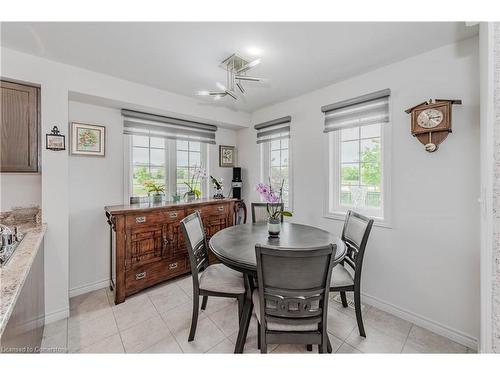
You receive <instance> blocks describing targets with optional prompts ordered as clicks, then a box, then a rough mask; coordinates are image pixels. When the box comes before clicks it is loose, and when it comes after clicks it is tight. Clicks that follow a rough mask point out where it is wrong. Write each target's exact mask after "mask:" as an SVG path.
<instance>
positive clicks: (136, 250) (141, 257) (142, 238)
mask: <svg viewBox="0 0 500 375" xmlns="http://www.w3.org/2000/svg"><path fill="white" fill-rule="evenodd" d="M166 235H167V234H166V233H165V231H164V228H163V225H150V226H146V227H142V226H141V227H136V228H130V229H128V230H127V245H126V246H127V251H126V259H125V267H126V268H127V269H130V268H131V267H135V266H139V265H144V264H148V263H151V262H156V261H159V260H161V259H162V256H163V254H164V246H165V243H166Z"/></svg>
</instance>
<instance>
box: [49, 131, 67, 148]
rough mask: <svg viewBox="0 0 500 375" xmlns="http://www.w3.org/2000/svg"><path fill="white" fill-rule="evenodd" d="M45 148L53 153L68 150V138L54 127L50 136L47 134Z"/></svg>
mask: <svg viewBox="0 0 500 375" xmlns="http://www.w3.org/2000/svg"><path fill="white" fill-rule="evenodd" d="M45 148H46V149H47V150H52V151H63V150H66V138H65V137H64V135H62V134H61V132H60V131H59V129H58V128H57V126H54V127H53V128H52V131H51V132H50V133H49V134H45Z"/></svg>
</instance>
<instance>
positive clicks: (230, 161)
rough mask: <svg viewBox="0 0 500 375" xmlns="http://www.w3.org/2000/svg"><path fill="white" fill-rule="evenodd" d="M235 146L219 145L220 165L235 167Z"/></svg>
mask: <svg viewBox="0 0 500 375" xmlns="http://www.w3.org/2000/svg"><path fill="white" fill-rule="evenodd" d="M234 153H235V147H234V146H222V145H220V146H219V167H234V162H235V154H234Z"/></svg>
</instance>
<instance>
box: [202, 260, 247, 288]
mask: <svg viewBox="0 0 500 375" xmlns="http://www.w3.org/2000/svg"><path fill="white" fill-rule="evenodd" d="M200 289H204V290H208V291H211V292H220V293H232V294H242V293H245V283H244V282H243V274H242V273H240V272H237V271H234V270H232V269H230V268H229V267H226V266H225V265H223V264H212V265H210V266H208V267H207V268H206V269H205V271H203V273H202V274H201V276H200Z"/></svg>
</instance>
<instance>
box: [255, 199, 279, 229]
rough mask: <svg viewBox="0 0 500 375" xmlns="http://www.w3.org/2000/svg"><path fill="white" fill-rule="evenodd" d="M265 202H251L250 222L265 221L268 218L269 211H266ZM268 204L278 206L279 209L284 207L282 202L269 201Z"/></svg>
mask: <svg viewBox="0 0 500 375" xmlns="http://www.w3.org/2000/svg"><path fill="white" fill-rule="evenodd" d="M267 205H268V204H267V203H252V223H253V224H255V223H262V222H266V221H267V219H268V218H269V213H268V212H267ZM269 206H271V207H274V206H279V207H281V211H283V210H284V209H285V205H284V204H283V203H269ZM281 222H283V215H282V216H281Z"/></svg>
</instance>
